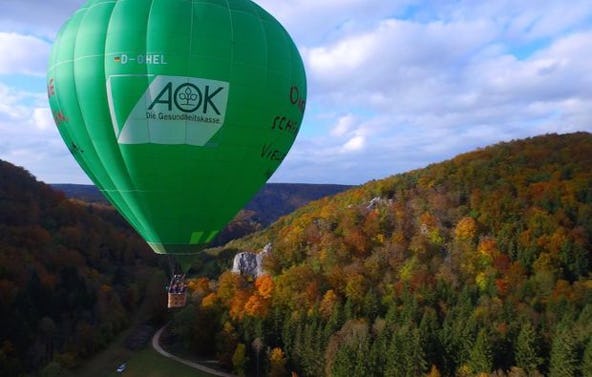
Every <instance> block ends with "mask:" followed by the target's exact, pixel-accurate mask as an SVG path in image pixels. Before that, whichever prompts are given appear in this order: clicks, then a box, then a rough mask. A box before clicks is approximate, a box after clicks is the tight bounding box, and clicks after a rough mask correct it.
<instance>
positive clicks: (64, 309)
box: [0, 160, 166, 377]
mask: <svg viewBox="0 0 592 377" xmlns="http://www.w3.org/2000/svg"><path fill="white" fill-rule="evenodd" d="M158 261H159V260H158V259H157V258H156V257H155V256H154V254H153V253H152V251H151V250H150V249H149V248H148V247H147V245H146V244H145V242H144V241H143V240H142V239H140V238H139V237H138V236H137V235H136V233H135V232H134V231H132V230H131V229H130V228H129V227H128V225H127V224H126V223H125V221H124V220H123V219H122V218H121V217H120V216H119V215H118V214H117V213H116V212H115V211H113V210H112V209H110V208H107V207H105V206H100V205H89V204H87V203H82V202H79V201H78V202H77V201H72V200H68V199H66V198H65V197H64V195H63V194H62V193H59V192H56V191H54V190H53V189H52V188H51V187H49V186H48V185H46V184H43V183H41V182H38V181H36V180H35V178H34V177H33V176H31V175H30V174H29V173H28V172H26V171H25V170H23V169H22V168H18V167H15V166H13V165H11V164H10V163H8V162H4V161H1V160H0V323H1V324H2V325H1V326H0V376H15V377H17V376H23V375H24V374H25V373H33V372H35V371H38V370H39V369H42V368H43V367H44V365H46V364H47V363H48V362H50V361H57V362H59V364H60V365H62V366H63V367H66V368H75V367H76V366H77V365H78V364H79V363H80V362H81V361H82V360H84V359H85V358H87V357H89V356H91V355H93V354H94V353H96V352H97V351H99V350H100V349H102V348H103V347H105V346H106V345H107V344H108V343H109V342H110V341H111V340H113V338H114V337H115V336H116V335H117V334H119V333H120V332H121V331H122V330H123V329H125V328H127V327H128V326H129V325H130V324H131V322H130V318H132V317H133V316H134V315H137V314H138V312H139V310H142V316H143V317H144V318H146V319H149V318H150V317H151V316H159V315H160V314H161V311H162V307H163V306H164V303H163V302H162V301H163V299H164V298H165V297H164V294H163V293H162V286H163V283H164V282H165V281H166V280H165V279H166V278H165V276H164V273H163V272H161V271H162V269H161V268H159V267H158ZM140 308H141V309H140Z"/></svg>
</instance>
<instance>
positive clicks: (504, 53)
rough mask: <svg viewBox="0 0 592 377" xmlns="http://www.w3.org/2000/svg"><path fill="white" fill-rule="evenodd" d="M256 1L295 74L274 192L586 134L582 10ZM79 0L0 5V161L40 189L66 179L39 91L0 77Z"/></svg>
mask: <svg viewBox="0 0 592 377" xmlns="http://www.w3.org/2000/svg"><path fill="white" fill-rule="evenodd" d="M256 2H257V3H258V4H260V5H261V6H263V7H264V8H265V9H267V10H268V11H270V13H272V14H273V15H275V16H276V17H277V18H278V19H279V20H280V21H281V22H282V23H283V24H284V26H285V27H286V29H287V30H288V31H289V32H290V33H291V35H292V36H293V37H294V40H295V41H296V42H297V44H298V46H299V49H300V51H301V53H302V56H303V58H304V61H305V64H306V68H307V76H308V88H309V92H308V95H307V107H308V108H307V114H306V117H305V121H304V123H303V124H302V128H301V134H300V135H299V136H298V138H297V140H296V143H295V145H294V147H293V149H292V151H291V152H290V153H289V154H288V156H287V158H286V160H285V161H284V163H283V165H282V167H281V168H280V169H279V170H278V172H277V174H275V175H274V177H273V180H274V181H284V182H325V183H329V182H336V183H362V182H364V181H366V180H369V179H374V178H382V177H384V176H387V175H390V174H394V173H397V172H402V171H406V170H410V169H413V168H419V167H423V166H425V165H427V164H429V163H432V162H438V161H441V160H443V159H446V158H451V157H453V156H454V155H456V154H458V153H461V152H466V151H469V150H472V149H474V148H476V147H483V146H486V145H489V144H491V143H495V142H498V141H503V140H511V139H515V138H521V137H527V136H533V135H536V134H541V133H547V132H573V131H582V130H583V131H590V132H592V66H591V65H590V62H591V61H592V22H591V20H592V7H590V4H589V0H573V1H570V3H569V6H566V5H565V3H564V2H562V1H559V0H523V1H519V2H516V1H511V0H499V1H473V0H460V1H448V0H441V1H440V0H438V1H428V0H326V1H318V0H292V1H288V0H256ZM83 3H84V0H59V1H58V0H46V1H39V0H0V96H1V99H0V158H6V159H8V160H9V161H10V160H11V158H13V159H14V161H15V162H17V163H18V164H19V165H24V166H27V167H29V166H31V167H34V168H32V169H31V170H32V171H33V173H34V174H38V175H39V176H41V177H42V178H43V179H45V180H51V181H54V182H55V181H58V180H60V181H68V180H78V178H76V179H73V178H72V179H71V178H68V179H58V178H59V176H58V175H57V174H60V173H59V172H58V169H55V166H59V162H58V161H61V160H59V159H62V160H63V161H66V162H64V166H73V162H72V159H71V157H69V154H68V151H67V149H66V148H65V146H63V143H62V142H61V140H60V139H59V135H58V133H57V130H56V129H55V127H54V126H53V121H52V120H51V114H50V113H49V110H48V109H47V101H46V99H45V87H44V84H43V83H42V80H41V79H38V81H39V83H38V84H35V85H38V86H37V87H36V88H33V87H32V86H33V84H31V83H29V85H28V86H26V87H25V85H23V86H22V87H21V86H18V85H17V84H15V83H14V80H13V81H10V82H8V81H7V80H5V79H6V77H4V78H3V77H2V76H1V75H2V74H4V76H8V75H14V74H18V75H39V76H38V77H40V76H42V75H43V74H44V70H45V65H46V63H47V54H48V52H49V42H50V41H51V39H53V37H54V36H55V34H56V32H57V29H58V27H59V26H60V25H61V24H62V23H63V22H64V21H65V19H66V18H67V16H68V15H69V14H71V12H72V11H73V10H74V9H75V8H77V7H79V6H80V5H82V4H83ZM7 52H10V54H9V53H7ZM3 80H4V84H2V83H3ZM17 125H18V127H17ZM40 156H41V157H44V158H47V159H49V160H51V161H53V164H52V166H49V164H47V165H46V166H44V165H43V163H42V162H41V160H37V159H38V158H40ZM44 169H45V170H44ZM70 170H77V169H70ZM62 174H65V173H62ZM76 174H80V173H76ZM48 177H53V178H48ZM56 177H57V178H56ZM70 177H71V176H70Z"/></svg>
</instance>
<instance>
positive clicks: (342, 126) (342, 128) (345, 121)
mask: <svg viewBox="0 0 592 377" xmlns="http://www.w3.org/2000/svg"><path fill="white" fill-rule="evenodd" d="M355 122H356V117H355V116H353V115H352V114H347V115H345V116H342V117H340V118H339V119H338V121H337V124H336V125H335V126H334V127H333V128H332V129H331V135H333V136H343V135H345V134H347V133H348V132H349V131H350V130H351V129H352V127H354V124H355Z"/></svg>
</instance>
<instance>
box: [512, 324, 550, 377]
mask: <svg viewBox="0 0 592 377" xmlns="http://www.w3.org/2000/svg"><path fill="white" fill-rule="evenodd" d="M538 344H539V339H538V337H537V333H536V329H535V328H534V326H533V325H532V324H531V323H530V322H525V323H524V324H523V325H522V327H521V328H520V333H518V338H517V339H516V346H515V350H514V353H515V357H516V366H517V367H519V368H522V369H524V370H525V371H526V372H527V373H529V374H532V373H534V372H535V371H536V370H538V369H539V367H540V366H541V363H542V361H543V360H542V358H541V357H540V352H539V347H538Z"/></svg>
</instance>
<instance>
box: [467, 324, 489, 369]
mask: <svg viewBox="0 0 592 377" xmlns="http://www.w3.org/2000/svg"><path fill="white" fill-rule="evenodd" d="M489 341H490V340H489V336H488V334H487V330H485V329H481V330H479V333H478V334H477V338H476V339H475V343H474V344H473V348H472V350H471V352H470V357H469V367H470V368H471V370H472V371H473V372H474V373H477V374H479V373H489V372H490V371H491V370H492V369H493V352H492V350H491V344H490V342H489Z"/></svg>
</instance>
